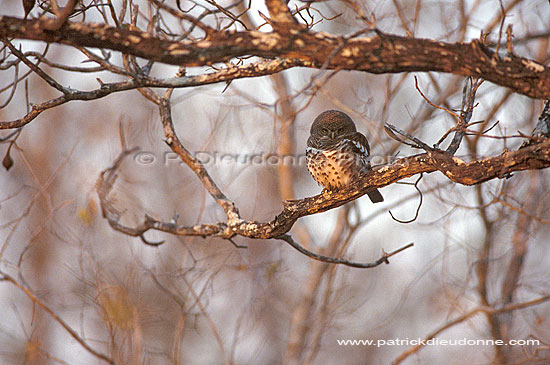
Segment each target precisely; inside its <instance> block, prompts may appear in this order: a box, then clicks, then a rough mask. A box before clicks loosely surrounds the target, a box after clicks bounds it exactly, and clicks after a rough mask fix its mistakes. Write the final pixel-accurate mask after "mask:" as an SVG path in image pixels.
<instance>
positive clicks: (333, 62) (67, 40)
mask: <svg viewBox="0 0 550 365" xmlns="http://www.w3.org/2000/svg"><path fill="white" fill-rule="evenodd" d="M274 3H276V2H274ZM274 7H275V6H274ZM270 10H271V9H270ZM278 14H279V15H278V16H281V18H286V16H287V15H282V13H278ZM46 20H47V19H37V20H25V19H20V18H15V17H9V16H3V17H1V18H0V38H1V39H5V38H19V39H30V40H39V41H44V42H48V43H61V44H68V45H71V46H83V47H97V48H102V49H110V50H115V51H120V52H122V53H125V54H130V55H134V56H138V57H142V58H145V59H148V60H150V61H159V62H164V63H167V64H172V65H179V66H204V65H211V64H213V63H218V62H226V61H229V60H231V59H233V58H236V57H242V56H258V57H264V58H275V57H279V58H288V59H292V60H293V61H292V62H291V64H293V65H294V66H302V67H313V68H321V67H326V68H327V69H339V70H356V71H365V72H370V73H375V74H382V73H399V72H411V71H438V72H446V73H453V74H457V75H464V76H472V77H479V78H483V79H485V80H488V81H491V82H493V83H495V84H497V85H501V86H504V87H508V88H510V89H512V90H514V91H515V92H517V93H520V94H524V95H527V96H530V97H533V98H540V99H550V68H548V67H546V66H544V65H541V64H539V63H537V62H535V61H533V60H530V59H527V58H523V57H519V56H516V55H514V54H508V55H506V56H505V57H503V58H501V57H499V56H498V55H497V54H496V53H495V52H494V51H493V50H491V49H489V48H488V47H486V46H485V45H483V43H482V42H481V41H479V40H474V41H472V42H470V43H446V42H438V41H435V40H430V39H421V38H411V37H401V36H397V35H389V34H384V33H382V32H380V31H378V32H376V34H375V35H372V36H368V37H344V36H335V35H331V34H328V33H324V32H314V31H311V30H309V29H307V28H305V27H304V26H302V25H299V24H293V23H285V27H284V29H285V30H284V31H280V32H279V31H274V32H259V31H216V32H215V33H213V34H209V35H208V37H207V38H206V39H202V40H198V41H190V40H184V41H171V40H166V39H160V38H156V37H154V36H153V35H151V34H150V33H146V32H141V31H138V30H131V29H126V28H119V27H111V26H108V25H105V24H90V23H70V22H66V23H65V24H64V25H63V26H61V27H60V28H59V29H58V30H49V29H47V26H46V24H47V22H46ZM361 33H363V32H361Z"/></svg>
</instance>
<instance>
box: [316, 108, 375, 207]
mask: <svg viewBox="0 0 550 365" xmlns="http://www.w3.org/2000/svg"><path fill="white" fill-rule="evenodd" d="M369 153H370V149H369V142H368V141H367V138H366V137H365V136H364V135H362V134H361V133H359V132H357V129H356V128H355V123H353V120H351V118H350V117H349V116H348V115H347V114H346V113H343V112H341V111H338V110H327V111H325V112H322V113H321V114H319V115H318V116H317V118H315V120H314V121H313V124H312V125H311V130H310V136H309V138H308V140H307V148H306V161H307V169H308V171H309V173H310V174H311V176H312V177H313V179H314V180H315V181H316V182H317V183H318V184H319V185H321V186H323V187H324V188H325V189H327V190H330V191H334V190H338V189H340V188H342V187H344V186H346V185H348V184H350V183H351V182H353V181H356V180H357V179H359V178H360V177H361V175H362V174H364V173H365V172H366V171H368V170H370V169H371V166H370V158H369ZM367 195H368V196H369V198H370V200H371V201H372V202H373V203H379V202H382V201H384V198H383V197H382V194H380V191H378V189H373V190H371V191H369V192H367Z"/></svg>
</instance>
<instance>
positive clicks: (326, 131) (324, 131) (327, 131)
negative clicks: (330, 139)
mask: <svg viewBox="0 0 550 365" xmlns="http://www.w3.org/2000/svg"><path fill="white" fill-rule="evenodd" d="M321 131H322V132H323V134H329V133H330V131H329V130H328V128H323V129H321Z"/></svg>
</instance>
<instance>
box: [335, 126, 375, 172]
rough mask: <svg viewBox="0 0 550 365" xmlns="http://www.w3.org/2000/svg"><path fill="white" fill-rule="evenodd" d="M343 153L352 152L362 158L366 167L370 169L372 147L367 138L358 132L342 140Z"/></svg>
mask: <svg viewBox="0 0 550 365" xmlns="http://www.w3.org/2000/svg"><path fill="white" fill-rule="evenodd" d="M341 149H342V152H350V153H353V154H354V155H356V156H358V157H359V158H361V160H362V161H363V164H364V166H366V167H367V168H370V158H369V156H370V147H369V142H368V141H367V137H365V136H364V135H363V134H361V133H359V132H356V133H354V134H352V135H349V136H346V137H345V138H343V139H342V145H341Z"/></svg>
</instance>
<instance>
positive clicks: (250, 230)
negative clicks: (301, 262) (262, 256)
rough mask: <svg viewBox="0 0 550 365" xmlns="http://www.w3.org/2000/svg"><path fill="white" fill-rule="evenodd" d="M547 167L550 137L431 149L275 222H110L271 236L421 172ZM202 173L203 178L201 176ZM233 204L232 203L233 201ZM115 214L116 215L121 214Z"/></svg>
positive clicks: (479, 177)
mask: <svg viewBox="0 0 550 365" xmlns="http://www.w3.org/2000/svg"><path fill="white" fill-rule="evenodd" d="M547 167H550V139H546V140H545V141H543V142H541V143H538V144H535V145H531V146H528V147H524V148H521V149H519V150H517V151H504V152H503V153H502V154H500V155H498V156H493V157H487V158H481V159H477V160H473V161H470V162H466V161H463V160H461V159H459V158H457V157H454V156H452V155H451V154H450V153H448V152H445V151H441V150H430V151H427V152H426V153H422V154H419V155H414V156H409V157H405V158H402V159H399V160H397V161H395V162H394V163H392V164H391V165H388V166H384V167H382V168H379V169H377V170H375V171H370V172H368V173H367V174H365V175H364V176H363V177H362V178H361V179H358V180H357V181H356V182H355V183H354V184H352V185H350V186H349V187H347V188H345V189H342V190H340V191H338V192H325V193H322V194H320V195H317V196H313V197H310V198H305V199H301V200H288V201H285V202H284V203H283V205H284V208H283V210H282V212H281V213H279V214H278V215H277V216H276V217H275V218H274V219H273V220H272V221H270V222H263V223H262V222H256V221H246V220H243V219H242V218H241V217H240V215H239V214H238V211H236V209H235V211H234V212H235V213H234V214H233V215H232V218H231V219H230V220H228V221H227V222H218V223H215V224H201V225H194V226H181V225H178V224H177V222H175V221H172V222H168V223H167V222H162V221H159V220H156V219H154V218H152V217H149V216H146V218H145V221H144V223H142V224H141V225H140V226H138V227H135V228H131V227H124V226H121V225H120V224H119V223H118V219H117V220H116V221H115V222H110V223H111V225H112V226H113V228H114V229H116V230H118V231H120V232H123V233H125V234H130V235H132V236H141V235H143V234H144V233H145V232H146V231H148V230H149V229H154V230H158V231H162V232H166V233H171V234H175V235H191V236H203V237H206V236H218V237H222V238H231V237H233V236H234V235H240V236H244V237H249V238H257V239H269V238H276V237H279V236H282V235H284V234H286V233H287V232H288V231H289V230H290V229H291V228H292V226H293V225H294V223H295V222H296V220H298V219H299V218H301V217H304V216H307V215H311V214H315V213H320V212H324V211H327V210H330V209H334V208H336V207H339V206H341V205H344V204H346V203H348V202H350V201H352V200H355V199H358V198H360V197H361V196H363V195H365V194H366V193H367V192H368V191H371V190H372V189H373V188H381V187H384V186H387V185H390V184H392V183H394V182H396V181H399V180H401V179H404V178H407V177H411V176H414V175H417V174H420V173H428V172H434V171H440V172H442V173H443V174H444V175H445V176H446V177H447V178H448V179H450V180H451V181H453V182H455V183H459V184H462V185H474V184H479V183H482V182H485V181H488V180H492V179H495V178H508V177H510V176H511V173H512V172H514V171H523V170H536V169H544V168H547ZM106 171H110V173H111V174H115V171H116V170H112V169H108V170H106ZM106 171H104V172H103V173H102V175H101V176H100V180H99V181H98V195H99V197H100V200H101V203H102V206H105V205H106V204H108V196H107V194H102V193H101V192H100V187H101V186H102V184H103V183H102V179H103V176H104V175H105V173H106ZM197 175H198V176H199V178H200V175H199V174H197ZM201 180H202V179H201ZM211 194H212V193H211ZM231 204H233V203H232V202H231ZM233 206H234V205H233ZM224 210H225V209H224ZM112 216H113V217H115V218H117V215H116V214H115V215H112ZM107 218H109V214H107ZM114 223H116V224H114Z"/></svg>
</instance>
